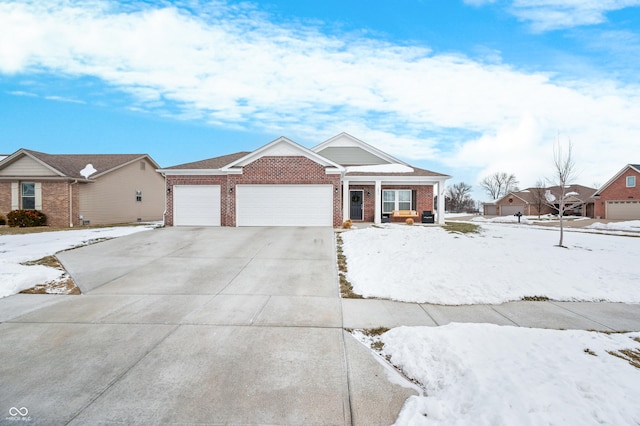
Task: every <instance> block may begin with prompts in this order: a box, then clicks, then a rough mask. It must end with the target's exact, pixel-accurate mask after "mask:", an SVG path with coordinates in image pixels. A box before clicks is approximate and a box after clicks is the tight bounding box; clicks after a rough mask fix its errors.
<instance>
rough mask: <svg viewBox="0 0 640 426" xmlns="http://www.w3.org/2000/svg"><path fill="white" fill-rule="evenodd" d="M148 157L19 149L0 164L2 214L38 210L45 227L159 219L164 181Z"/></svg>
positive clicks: (156, 165) (156, 166) (162, 205)
mask: <svg viewBox="0 0 640 426" xmlns="http://www.w3.org/2000/svg"><path fill="white" fill-rule="evenodd" d="M158 168H159V166H158V164H157V163H156V162H155V161H154V160H153V159H152V158H151V157H150V156H149V155H147V154H46V153H43V152H37V151H31V150H28V149H20V150H18V151H16V152H15V153H13V154H11V155H9V156H8V157H6V158H4V159H2V160H0V214H2V215H3V216H5V217H6V215H7V213H9V212H10V211H12V210H18V209H26V210H40V211H42V212H43V213H44V214H46V215H47V225H49V226H55V227H74V226H78V225H83V224H84V225H108V224H116V223H131V222H147V221H159V220H162V215H163V211H164V205H165V199H164V198H165V197H164V187H165V185H164V178H163V177H162V175H161V174H160V173H158V172H156V170H157V169H158Z"/></svg>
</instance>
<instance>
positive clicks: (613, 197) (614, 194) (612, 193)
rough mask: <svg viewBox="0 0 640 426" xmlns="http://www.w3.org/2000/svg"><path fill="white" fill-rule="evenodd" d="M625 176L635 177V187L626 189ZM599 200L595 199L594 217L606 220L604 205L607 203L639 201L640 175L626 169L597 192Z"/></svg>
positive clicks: (628, 168)
mask: <svg viewBox="0 0 640 426" xmlns="http://www.w3.org/2000/svg"><path fill="white" fill-rule="evenodd" d="M627 176H635V177H636V186H635V187H632V188H627ZM598 194H600V198H597V199H596V202H595V209H594V215H595V217H600V218H602V219H606V218H607V217H606V205H607V201H625V200H639V199H640V173H638V172H637V171H635V170H634V169H632V168H631V167H627V168H626V170H624V172H623V173H621V174H620V176H619V177H618V178H617V179H616V180H614V181H613V182H611V183H610V184H609V185H608V186H607V187H606V188H604V189H603V190H602V191H599V192H598Z"/></svg>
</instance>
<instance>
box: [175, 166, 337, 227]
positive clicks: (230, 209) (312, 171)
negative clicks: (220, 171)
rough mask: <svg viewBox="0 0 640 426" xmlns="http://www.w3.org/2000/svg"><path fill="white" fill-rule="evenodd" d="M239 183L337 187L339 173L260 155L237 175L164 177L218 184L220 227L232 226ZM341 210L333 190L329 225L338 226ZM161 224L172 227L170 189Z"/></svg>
mask: <svg viewBox="0 0 640 426" xmlns="http://www.w3.org/2000/svg"><path fill="white" fill-rule="evenodd" d="M243 184H272V185H277V184H280V185H282V184H331V185H333V186H334V188H338V189H339V188H340V175H328V174H326V172H325V168H324V167H323V166H321V165H320V164H318V163H316V162H314V161H312V160H310V159H308V158H306V157H295V156H280V157H261V158H259V159H257V160H256V161H254V162H252V163H250V164H247V165H246V166H244V167H243V171H242V174H240V175H226V176H167V187H168V188H171V187H173V185H220V189H221V199H220V203H221V210H222V211H221V217H220V223H221V225H222V226H236V222H235V221H236V203H235V197H236V191H233V192H229V190H230V189H231V188H235V186H236V185H243ZM341 219H342V211H341V205H340V192H339V191H338V192H336V191H335V190H334V191H333V225H334V226H340V224H341ZM165 224H166V225H168V226H173V190H172V191H170V192H169V193H168V194H167V211H166V214H165Z"/></svg>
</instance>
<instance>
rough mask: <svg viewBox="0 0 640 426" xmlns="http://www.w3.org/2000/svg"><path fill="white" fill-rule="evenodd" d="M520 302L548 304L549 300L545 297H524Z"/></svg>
mask: <svg viewBox="0 0 640 426" xmlns="http://www.w3.org/2000/svg"><path fill="white" fill-rule="evenodd" d="M522 300H524V301H525V302H548V301H549V300H550V299H549V298H548V297H547V296H524V297H523V298H522Z"/></svg>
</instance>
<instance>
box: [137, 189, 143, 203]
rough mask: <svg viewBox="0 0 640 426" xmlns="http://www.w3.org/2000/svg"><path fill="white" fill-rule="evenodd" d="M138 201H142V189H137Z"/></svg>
mask: <svg viewBox="0 0 640 426" xmlns="http://www.w3.org/2000/svg"><path fill="white" fill-rule="evenodd" d="M136 201H142V191H141V190H140V189H136Z"/></svg>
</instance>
